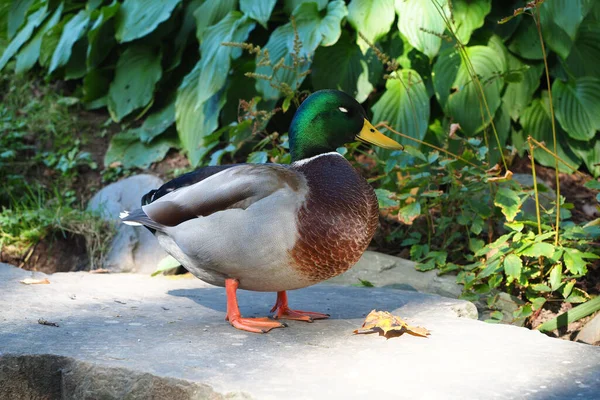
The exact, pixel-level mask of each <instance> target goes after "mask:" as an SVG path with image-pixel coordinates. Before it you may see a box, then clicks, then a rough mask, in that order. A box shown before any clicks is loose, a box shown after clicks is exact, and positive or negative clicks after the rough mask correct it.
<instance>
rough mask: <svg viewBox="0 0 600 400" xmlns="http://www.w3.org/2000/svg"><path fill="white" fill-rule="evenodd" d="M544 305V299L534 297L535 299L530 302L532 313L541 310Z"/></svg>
mask: <svg viewBox="0 0 600 400" xmlns="http://www.w3.org/2000/svg"><path fill="white" fill-rule="evenodd" d="M544 304H546V299H545V298H544V297H536V298H535V299H533V300H531V306H532V307H533V310H534V311H535V310H539V309H540V308H542V307H543V306H544Z"/></svg>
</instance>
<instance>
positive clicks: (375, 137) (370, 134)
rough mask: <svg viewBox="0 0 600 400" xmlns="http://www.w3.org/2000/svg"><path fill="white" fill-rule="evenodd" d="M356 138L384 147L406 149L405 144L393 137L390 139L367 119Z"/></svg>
mask: <svg viewBox="0 0 600 400" xmlns="http://www.w3.org/2000/svg"><path fill="white" fill-rule="evenodd" d="M356 138H357V139H358V140H360V141H362V142H365V143H370V144H374V145H376V146H379V147H382V148H384V149H390V150H403V149H404V146H402V145H401V144H400V143H398V142H396V141H395V140H393V139H390V138H389V137H387V136H385V135H384V134H383V133H381V132H379V131H378V130H377V129H375V127H374V126H373V125H372V124H371V123H370V122H369V121H368V120H367V119H365V123H364V125H363V128H362V130H361V131H360V133H359V134H358V135H356Z"/></svg>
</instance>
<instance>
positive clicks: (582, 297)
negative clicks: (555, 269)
mask: <svg viewBox="0 0 600 400" xmlns="http://www.w3.org/2000/svg"><path fill="white" fill-rule="evenodd" d="M588 299H589V296H588V294H587V293H586V292H584V291H583V290H581V289H577V288H573V291H572V292H571V294H570V295H569V297H567V298H566V299H565V302H567V303H585V302H586V301H587V300H588Z"/></svg>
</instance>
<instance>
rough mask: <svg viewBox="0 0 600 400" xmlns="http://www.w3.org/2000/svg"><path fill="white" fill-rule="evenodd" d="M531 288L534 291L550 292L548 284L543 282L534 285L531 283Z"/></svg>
mask: <svg viewBox="0 0 600 400" xmlns="http://www.w3.org/2000/svg"><path fill="white" fill-rule="evenodd" d="M531 289H532V290H534V291H536V292H543V293H548V292H551V291H552V289H550V287H549V286H548V285H544V284H543V283H536V284H535V285H531Z"/></svg>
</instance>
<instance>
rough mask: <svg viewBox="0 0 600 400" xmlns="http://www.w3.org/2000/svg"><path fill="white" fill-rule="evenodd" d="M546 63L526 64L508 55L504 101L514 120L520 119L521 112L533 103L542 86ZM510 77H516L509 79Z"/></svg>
mask: <svg viewBox="0 0 600 400" xmlns="http://www.w3.org/2000/svg"><path fill="white" fill-rule="evenodd" d="M543 71H544V65H543V64H542V63H536V64H526V63H524V62H522V61H521V60H519V59H518V58H517V57H514V56H513V55H510V54H509V55H508V68H507V71H506V75H507V82H508V83H507V85H506V90H505V91H504V95H503V96H502V101H503V103H504V104H505V105H506V107H507V108H508V112H509V114H510V116H511V118H512V119H513V120H515V121H516V120H517V119H519V115H521V112H522V111H523V110H524V109H525V107H527V106H528V105H529V104H530V103H531V99H533V94H534V93H535V91H536V90H537V88H538V87H539V86H540V79H541V77H542V72H543ZM509 77H512V78H516V79H512V80H511V79H509Z"/></svg>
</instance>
